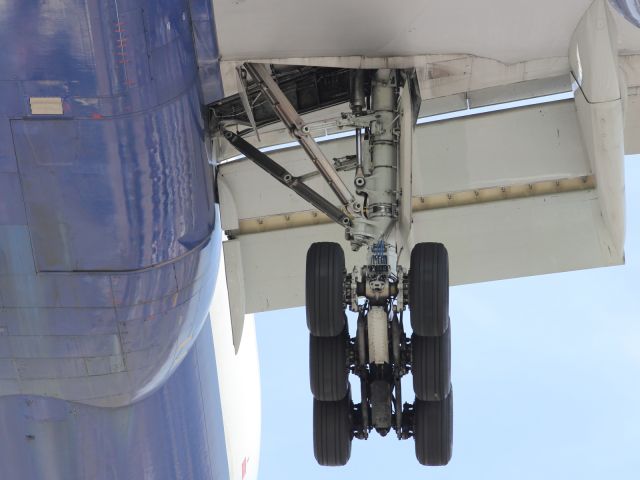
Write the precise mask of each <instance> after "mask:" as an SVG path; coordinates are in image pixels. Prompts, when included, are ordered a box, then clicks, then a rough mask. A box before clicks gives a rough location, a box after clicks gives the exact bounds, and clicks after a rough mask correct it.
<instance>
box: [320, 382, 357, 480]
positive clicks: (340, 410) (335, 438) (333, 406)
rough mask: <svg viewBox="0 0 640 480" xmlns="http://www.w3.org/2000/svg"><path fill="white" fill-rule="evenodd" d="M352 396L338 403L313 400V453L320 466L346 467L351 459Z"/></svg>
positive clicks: (347, 396)
mask: <svg viewBox="0 0 640 480" xmlns="http://www.w3.org/2000/svg"><path fill="white" fill-rule="evenodd" d="M352 439H353V427H352V421H351V395H348V394H347V395H346V396H345V397H344V398H343V399H342V400H338V401H336V402H323V401H321V400H317V399H315V398H314V399H313V453H314V455H315V457H316V460H317V461H318V463H319V464H320V465H326V466H330V467H335V466H342V465H346V464H347V462H348V461H349V458H350V457H351V441H352Z"/></svg>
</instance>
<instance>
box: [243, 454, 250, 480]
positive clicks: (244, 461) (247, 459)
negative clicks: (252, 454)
mask: <svg viewBox="0 0 640 480" xmlns="http://www.w3.org/2000/svg"><path fill="white" fill-rule="evenodd" d="M247 463H249V457H244V460H242V480H244V477H245V476H246V475H247Z"/></svg>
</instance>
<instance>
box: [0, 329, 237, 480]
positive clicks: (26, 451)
mask: <svg viewBox="0 0 640 480" xmlns="http://www.w3.org/2000/svg"><path fill="white" fill-rule="evenodd" d="M1 374H2V363H0V375H1ZM218 389H219V385H218V383H217V374H216V363H215V354H214V351H213V343H212V341H211V327H210V324H209V322H207V323H206V324H205V327H204V328H203V329H202V331H201V333H200V336H199V338H198V340H197V342H196V344H195V345H194V347H193V348H192V349H191V352H190V353H189V354H188V355H187V357H186V358H185V360H184V361H183V362H182V365H181V366H180V367H179V368H178V369H177V370H176V372H175V373H174V374H173V375H172V376H171V378H170V379H169V380H168V381H167V383H166V384H165V385H164V386H163V387H162V388H161V389H159V390H158V391H156V392H155V393H154V394H152V395H151V396H149V397H148V398H146V399H145V400H142V401H141V402H138V403H136V404H134V405H132V406H128V407H122V408H115V409H105V408H97V407H90V406H87V405H82V404H77V403H72V402H66V401H63V400H57V399H52V398H44V397H35V396H23V395H21V396H11V397H0V445H2V448H0V476H1V478H2V479H3V480H24V479H47V480H55V479H61V480H86V479H92V480H112V479H127V480H129V479H154V480H164V479H166V480H181V479H189V480H192V479H198V480H201V479H202V480H214V479H216V480H217V479H228V478H229V473H228V462H227V453H226V448H225V444H224V432H223V430H222V412H221V410H220V405H219V403H218V404H215V403H212V402H210V401H209V402H206V401H205V400H203V399H204V398H206V397H205V396H211V397H213V398H219V390H218Z"/></svg>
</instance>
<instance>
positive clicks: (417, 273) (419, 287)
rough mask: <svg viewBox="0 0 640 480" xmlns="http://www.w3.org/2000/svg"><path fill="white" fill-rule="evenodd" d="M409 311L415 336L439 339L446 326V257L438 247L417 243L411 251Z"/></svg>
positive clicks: (447, 319) (447, 292)
mask: <svg viewBox="0 0 640 480" xmlns="http://www.w3.org/2000/svg"><path fill="white" fill-rule="evenodd" d="M409 310H410V311H411V328H412V329H413V333H415V334H416V335H420V336H423V337H438V336H440V335H442V334H443V333H444V332H445V330H446V329H447V327H448V326H449V254H448V253H447V249H446V248H445V246H444V245H443V244H441V243H418V244H417V245H416V246H415V247H414V248H413V250H412V251H411V266H410V269H409Z"/></svg>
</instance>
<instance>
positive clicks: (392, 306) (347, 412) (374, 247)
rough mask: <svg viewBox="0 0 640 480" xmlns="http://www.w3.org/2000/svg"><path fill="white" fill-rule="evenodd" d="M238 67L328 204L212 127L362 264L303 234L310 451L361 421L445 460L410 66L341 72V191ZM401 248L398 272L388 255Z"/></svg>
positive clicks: (325, 461) (280, 104) (345, 450)
mask: <svg viewBox="0 0 640 480" xmlns="http://www.w3.org/2000/svg"><path fill="white" fill-rule="evenodd" d="M242 68H243V69H244V72H246V73H248V74H249V75H250V76H251V77H252V78H253V80H254V82H255V84H256V85H257V87H258V88H259V89H260V91H261V93H262V95H263V96H264V98H265V99H266V101H267V102H269V103H270V104H271V106H272V107H273V110H274V111H275V113H276V115H277V116H278V117H279V118H280V120H281V121H282V122H283V123H284V125H285V126H286V127H287V128H288V130H289V131H290V132H291V134H292V135H293V136H294V137H295V138H296V139H297V140H298V142H299V143H300V145H301V147H302V148H303V150H304V151H305V153H306V154H307V155H308V157H309V159H310V160H311V161H312V163H313V164H314V165H315V167H316V168H317V171H318V173H319V174H320V175H321V176H322V177H323V178H324V179H325V181H326V182H327V184H328V185H329V187H330V189H331V190H332V191H333V193H334V194H335V197H336V198H337V199H338V200H339V202H340V205H339V206H335V205H333V204H332V203H331V202H329V201H328V200H327V199H325V198H324V197H322V196H321V195H320V194H318V193H317V192H316V191H314V190H312V189H311V188H310V187H308V186H307V185H306V184H305V183H304V178H303V177H294V176H293V175H291V174H290V173H289V172H288V171H287V170H285V169H284V168H283V167H281V166H280V165H278V164H277V163H276V162H275V161H273V160H272V159H271V158H269V157H268V156H267V155H266V154H264V153H262V152H260V151H258V150H257V149H256V148H255V147H253V146H252V145H251V144H249V143H248V142H247V141H246V140H244V139H243V138H242V137H241V136H239V135H238V134H235V133H233V132H231V131H228V130H225V129H224V128H223V129H222V133H223V135H224V137H225V138H226V139H227V140H228V141H229V142H231V143H232V144H233V145H234V146H235V147H236V148H237V149H238V150H239V151H240V152H242V153H243V154H245V155H246V156H247V158H249V159H251V160H253V161H254V163H256V165H258V166H259V167H260V168H262V169H263V170H265V171H266V172H267V173H269V174H270V175H271V176H273V177H274V178H275V179H277V180H278V181H279V182H280V183H282V184H283V185H285V186H286V187H288V188H290V189H291V190H293V191H294V192H295V193H297V194H298V195H299V196H301V197H302V198H304V199H305V200H307V201H308V202H309V203H311V205H313V206H314V207H315V208H317V209H318V210H320V211H321V212H323V213H325V214H326V215H327V217H328V218H330V219H331V220H333V221H334V222H336V223H337V224H339V225H340V226H342V227H343V228H344V230H345V237H346V240H347V241H348V242H349V243H350V246H351V249H352V250H354V251H357V250H360V249H362V248H366V251H367V263H366V264H365V265H363V266H360V267H359V268H358V267H356V268H353V270H351V271H349V272H348V271H347V269H346V265H345V255H344V251H343V249H342V247H341V246H340V245H339V244H337V243H329V242H320V243H314V244H313V245H311V247H310V248H309V251H308V253H307V262H306V285H305V295H306V315H307V326H308V328H309V334H310V342H309V346H310V349H309V351H310V358H309V372H310V384H311V391H312V393H313V396H314V420H313V421H314V451H315V456H316V459H317V460H318V462H319V463H320V464H322V465H344V464H345V463H346V462H347V461H348V460H349V456H350V454H351V441H352V439H353V438H354V437H355V438H357V439H367V438H368V436H369V434H370V433H371V432H372V431H373V430H375V431H376V432H377V433H378V434H380V435H382V436H386V435H387V434H388V433H389V432H390V431H391V430H394V431H395V433H396V436H397V438H398V439H401V440H405V439H408V438H411V437H414V439H415V448H416V456H417V458H418V460H419V461H420V463H422V464H424V465H444V464H446V463H448V461H449V459H450V458H451V443H452V405H453V404H452V401H453V396H452V393H451V359H450V358H451V333H450V332H451V328H450V321H449V270H448V268H449V267H448V255H447V250H446V248H445V247H444V245H442V244H439V243H418V244H416V245H415V246H414V247H413V249H411V242H410V240H409V238H410V229H411V192H410V189H411V153H410V151H411V147H410V145H411V141H410V136H411V134H412V129H413V125H414V124H415V118H416V116H417V108H416V100H417V103H418V104H419V101H420V99H419V93H417V87H416V85H417V82H416V81H415V73H414V72H410V71H400V70H389V69H381V70H355V71H353V72H351V87H350V96H351V100H350V103H351V112H348V113H343V114H342V116H341V118H340V119H339V120H337V121H336V126H338V127H339V128H342V127H349V128H353V129H355V140H356V142H355V143H356V144H355V155H354V156H350V157H345V159H347V160H348V161H347V160H345V161H341V160H344V159H334V164H335V165H338V164H340V165H341V166H344V165H347V164H348V163H349V164H350V162H353V165H352V167H351V169H352V170H354V173H355V175H354V180H353V185H354V193H352V191H351V189H350V188H348V187H347V186H346V184H345V183H344V182H343V180H342V177H341V176H340V175H338V173H337V170H336V167H334V164H332V163H331V162H329V161H328V160H327V159H326V158H325V157H324V154H323V153H322V151H321V149H320V148H319V146H318V145H317V144H316V142H315V141H314V139H313V137H312V136H311V134H310V128H309V126H308V125H305V124H304V122H303V120H302V118H301V117H300V116H299V115H298V113H297V112H296V110H295V109H294V108H293V106H292V105H291V103H290V102H289V100H288V99H287V97H286V96H285V95H284V94H283V92H282V91H281V90H280V89H279V87H278V84H277V83H276V82H275V80H274V79H273V78H272V77H271V75H270V73H269V69H268V67H266V66H265V65H258V64H245V65H244V66H243V67H242ZM245 108H246V107H245ZM248 113H250V112H248ZM249 117H251V116H250V115H249ZM342 169H343V170H346V168H342ZM409 252H410V253H411V255H410V262H409V263H410V265H409V269H408V271H407V270H406V269H405V268H403V267H402V265H400V263H401V262H400V261H399V259H402V258H405V257H406V256H407V255H408V253H409ZM403 254H404V257H403V256H402V255H403ZM405 265H406V264H405ZM407 307H409V311H410V313H411V315H410V317H411V327H412V330H413V334H412V335H411V338H410V339H409V338H407V335H406V334H405V330H404V318H403V316H404V312H405V310H406V308H407ZM346 308H349V309H350V310H351V311H352V312H355V313H357V315H358V320H357V329H356V332H355V337H354V338H351V337H350V335H349V329H348V324H347V321H346V314H345V309H346ZM409 372H411V373H412V374H413V387H414V392H415V401H414V403H413V404H410V403H403V400H402V387H401V379H402V377H403V376H404V375H406V374H407V373H409ZM349 373H352V374H354V375H355V376H357V377H358V378H359V381H360V403H358V404H354V403H353V401H352V395H351V392H352V389H351V386H350V383H349V381H348V377H349Z"/></svg>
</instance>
